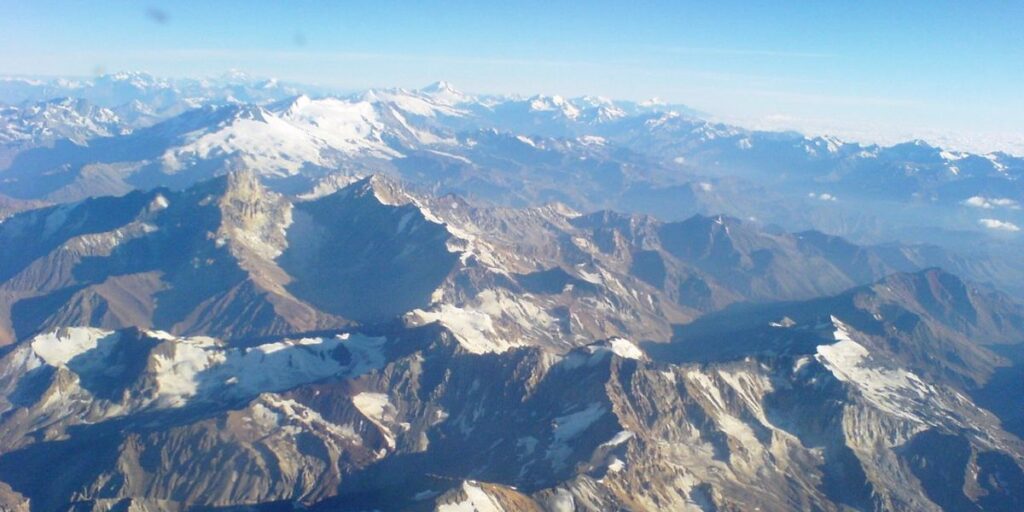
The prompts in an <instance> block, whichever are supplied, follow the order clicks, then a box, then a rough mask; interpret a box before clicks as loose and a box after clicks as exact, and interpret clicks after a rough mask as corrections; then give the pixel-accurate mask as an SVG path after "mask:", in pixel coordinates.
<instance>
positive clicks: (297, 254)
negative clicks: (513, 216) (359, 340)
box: [278, 187, 459, 323]
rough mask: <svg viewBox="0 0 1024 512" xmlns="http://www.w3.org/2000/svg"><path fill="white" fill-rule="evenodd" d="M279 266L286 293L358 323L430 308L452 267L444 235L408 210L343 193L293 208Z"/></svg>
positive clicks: (454, 258) (356, 193) (360, 194)
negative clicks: (286, 277)
mask: <svg viewBox="0 0 1024 512" xmlns="http://www.w3.org/2000/svg"><path fill="white" fill-rule="evenodd" d="M294 217H295V221H294V224H293V226H292V227H291V228H290V229H289V231H288V246H289V249H288V250H287V251H285V253H284V254H283V255H282V256H281V257H280V258H279V259H278V263H279V265H280V266H281V268H282V269H284V270H285V271H286V272H287V273H288V274H289V275H291V276H293V277H294V279H295V280H294V281H292V282H291V283H290V284H289V285H288V291H289V292H291V293H292V294H293V295H295V297H296V298H298V299H299V300H302V301H305V302H308V303H309V304H312V305H313V306H315V307H316V308H318V309H320V310H322V311H325V312H328V313H331V314H335V315H339V316H342V317H344V318H348V319H353V320H356V321H359V322H363V323H374V322H381V321H386V320H388V319H391V318H393V317H396V316H398V315H401V314H402V313H405V312H406V311H410V310H412V309H415V308H419V307H425V306H426V305H428V304H429V303H430V296H431V294H432V293H433V291H434V290H436V289H437V288H438V286H440V284H441V283H442V282H443V281H444V279H445V278H446V277H447V276H448V274H449V273H450V272H451V271H452V269H453V268H454V267H455V263H456V262H457V261H458V257H459V256H458V254H455V253H452V252H449V251H448V248H447V242H448V240H449V238H450V234H449V233H448V231H447V230H446V229H445V228H444V227H443V226H441V225H439V224H435V223H433V222H430V221H427V220H426V219H425V218H424V216H423V214H422V213H421V212H420V211H419V209H418V208H416V207H415V206H412V205H401V206H390V205H385V204H381V202H380V201H379V200H378V199H377V198H376V197H374V194H373V193H372V192H370V191H365V192H363V191H360V190H356V189H353V188H352V187H350V188H349V189H346V190H343V191H342V192H340V193H337V194H332V195H330V196H327V197H324V198H322V199H319V200H316V201H313V202H309V203H300V204H299V205H297V206H296V211H295V213H294Z"/></svg>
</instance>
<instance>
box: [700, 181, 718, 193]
mask: <svg viewBox="0 0 1024 512" xmlns="http://www.w3.org/2000/svg"><path fill="white" fill-rule="evenodd" d="M697 186H698V187H700V189H701V190H703V191H704V192H711V191H712V190H714V189H715V186H714V185H712V184H710V183H708V182H706V181H702V182H700V183H697Z"/></svg>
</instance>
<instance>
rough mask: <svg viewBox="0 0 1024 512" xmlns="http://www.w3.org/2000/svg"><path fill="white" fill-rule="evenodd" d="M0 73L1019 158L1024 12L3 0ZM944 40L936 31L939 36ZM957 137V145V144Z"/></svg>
mask: <svg viewBox="0 0 1024 512" xmlns="http://www.w3.org/2000/svg"><path fill="white" fill-rule="evenodd" d="M5 10H6V11H7V12H8V13H10V15H9V16H6V17H5V19H4V20H3V21H0V33H3V34H4V35H0V48H2V49H3V50H4V51H3V52H0V73H3V74H9V75H36V76H42V75H44V76H67V75H75V76H90V75H95V74H97V72H103V71H120V70H139V71H145V72H148V73H152V74H154V75H156V76H164V77H181V76H202V75H211V74H218V73H220V72H223V71H224V70H228V69H239V70H242V71H245V72H247V73H251V74H253V75H255V76H265V77H274V78H278V79H280V80H287V81H294V82H301V83H310V84H320V85H325V86H330V87H337V88H343V89H349V90H356V89H365V88H373V87H395V86H397V87H406V88H414V87H420V86H422V85H424V84H427V83H431V82H434V81H437V80H442V79H443V80H447V81H450V82H452V83H454V84H455V85H456V86H458V87H460V88H461V89H463V90H466V91H470V92H477V93H493V94H523V95H531V94H535V93H544V94H558V95H563V96H568V97H572V96H582V95H596V96H607V97H612V98H616V99H625V100H634V101H640V100H644V99H648V98H652V97H657V98H660V99H662V100H664V101H667V102H670V103H681V104H685V105H688V106H690V107H692V108H694V109H697V110H699V111H702V112H706V113H708V114H710V115H711V116H712V117H713V118H714V119H716V120H721V121H724V122H729V123H735V124H739V125H742V126H745V127H749V128H763V129H773V130H774V129H793V130H799V131H803V132H806V133H809V134H832V135H836V136H839V137H842V138H847V139H852V140H860V141H865V142H879V143H894V142H898V141H900V140H906V139H912V138H921V139H925V140H928V141H930V142H933V143H936V144H940V145H945V146H950V147H952V148H953V149H970V150H973V151H981V152H988V151H998V150H1001V151H1007V152H1013V153H1018V154H1020V153H1022V152H1024V130H1021V129H1020V128H1019V121H1018V120H1019V119H1021V118H1022V117H1024V100H1022V98H1021V95H1020V94H1019V93H1018V92H1017V91H1016V88H1017V84H1019V83H1020V82H1021V78H1022V77H1024V69H1022V67H1021V63H1022V62H1024V52H1022V46H1024V45H1021V44H1020V42H1021V35H1020V33H1019V32H1020V31H1019V30H1017V27H1016V23H1015V21H1014V20H1019V19H1021V15H1022V14H1024V7H1022V6H1021V5H1011V4H1006V5H1001V6H999V5H996V6H993V5H990V6H970V7H969V8H968V7H965V6H959V5H957V4H951V3H950V4H933V3H927V2H908V3H904V4H900V5H889V4H883V3H876V2H871V3H862V4H858V5H857V6H856V7H854V6H841V5H833V4H814V5H800V6H797V5H787V6H778V5H772V6H748V5H746V4H743V3H724V4H716V5H714V6H707V5H676V4H669V3H654V4H649V5H646V6H644V8H643V9H635V8H629V7H625V6H620V5H615V4H613V3H597V4H591V5H588V6H587V7H585V8H584V7H581V6H573V5H569V4H557V3H555V4H541V3H529V4H522V5H518V6H516V7H514V8H513V7H502V6H483V5H466V4H458V3H424V4H417V5H415V6H407V5H401V4H388V3H385V4H377V5H373V6H368V5H350V4H328V5H324V4H289V5H278V4H272V3H259V4H245V6H244V8H243V7H242V6H241V4H235V3H231V2H226V3H218V4H206V3H199V2H183V3H178V4H173V5H170V4H169V5H166V6H162V5H158V4H141V3H135V2H112V3H109V4H108V3H104V4H102V5H86V4H71V5H65V4H60V3H56V4H54V3H48V2H41V3H31V4H16V3H11V5H7V6H6V7H5ZM935 34H943V37H935ZM954 146H955V147H954Z"/></svg>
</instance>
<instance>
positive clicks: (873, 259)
mask: <svg viewBox="0 0 1024 512" xmlns="http://www.w3.org/2000/svg"><path fill="white" fill-rule="evenodd" d="M274 188H276V189H278V190H279V191H273V190H271V189H269V188H268V187H267V186H266V185H265V184H264V183H263V182H262V181H261V179H260V178H259V177H258V176H257V175H256V174H255V173H253V172H233V173H230V174H228V175H226V176H222V177H219V178H213V179H210V180H206V181H199V182H198V183H196V184H193V185H188V186H185V187H183V188H156V189H153V190H150V191H133V192H129V193H127V194H125V195H122V196H120V197H103V198H93V199H86V200H83V201H81V202H76V203H67V204H61V205H58V206H50V207H45V208H40V209H34V210H30V211H27V212H23V213H18V214H15V215H13V216H11V217H9V218H8V219H6V220H5V221H3V222H2V223H0V342H2V343H3V344H4V349H3V352H2V356H0V357H2V359H0V389H2V392H0V411H2V412H0V482H3V483H2V484H0V508H7V509H24V510H29V509H31V510H61V509H67V508H68V504H71V505H70V507H71V508H72V509H74V510H123V509H131V510H186V509H197V508H198V509H216V508H230V507H253V508H255V509H265V510H282V509H283V510H290V509H299V508H303V507H308V508H312V509H320V510H374V509H377V510H444V511H455V510H508V511H513V510H572V509H576V510H619V509H626V510H755V509H760V510H777V511H788V510H794V509H797V510H837V511H838V510H1020V509H1022V508H1024V472H1022V469H1021V468H1022V465H1024V443H1022V441H1021V436H1022V435H1024V417H1022V415H1021V413H1020V411H1021V410H1024V393H1016V392H1008V390H1013V389H1015V386H1016V389H1019V386H1020V382H1021V376H1022V375H1024V373H1022V368H1024V309H1022V308H1021V306H1019V305H1018V304H1017V303H1016V302H1014V301H1013V300H1012V299H1010V298H1008V297H1007V296H1005V295H1003V294H1001V293H1000V292H998V291H995V290H994V289H992V287H990V286H987V285H980V284H975V282H974V281H972V280H989V278H990V276H991V274H987V273H986V272H988V271H990V270H991V269H990V268H985V267H983V266H979V265H977V264H975V263H976V262H974V261H971V260H967V259H962V258H959V257H957V256H955V255H953V254H951V253H948V252H945V251H942V250H939V249H936V248H935V247H927V246H919V245H898V244H885V245H858V244H854V243H852V242H850V241H847V240H844V239H842V238H838V237H834V236H828V235H824V234H822V233H819V232H815V231H808V232H800V233H787V232H785V231H783V230H780V229H775V228H765V227H764V226H763V225H762V224H760V223H757V222H751V221H743V220H739V219H737V218H733V217H729V216H702V215H696V216H692V217H687V218H685V219H683V220H680V221H675V222H665V221H660V220H656V219H654V218H652V217H648V216H645V215H641V214H625V213H616V212H613V211H598V212H596V213H590V214H582V213H580V212H577V211H575V210H574V209H573V208H571V207H569V206H567V205H565V204H562V203H557V202H556V203H551V204H549V205H548V206H539V207H524V208H513V207H496V206H484V205H481V204H479V203H477V202H473V201H467V200H465V199H463V198H461V197H458V196H455V195H450V194H449V195H440V196H438V195H435V194H432V193H429V192H425V191H423V190H421V189H420V188H417V187H415V186H408V185H405V184H403V183H400V182H398V181H395V180H394V179H391V178H385V177H382V176H378V175H373V176H369V177H358V178H357V177H350V176H348V175H331V176H328V177H326V178H324V179H322V180H320V181H318V182H317V184H316V186H315V187H313V188H312V192H307V193H303V194H291V193H289V192H287V191H284V190H283V188H282V187H274ZM935 267H942V268H943V269H945V270H939V269H938V268H935ZM957 274H959V275H960V276H962V277H958V275H957ZM964 278H967V279H964Z"/></svg>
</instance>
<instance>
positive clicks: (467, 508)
mask: <svg viewBox="0 0 1024 512" xmlns="http://www.w3.org/2000/svg"><path fill="white" fill-rule="evenodd" d="M462 492H463V493H464V494H465V495H466V498H465V499H464V500H462V501H459V502H457V503H445V504H442V505H440V506H438V507H437V512H504V511H505V509H504V507H502V506H501V504H499V503H498V502H497V501H495V500H494V498H492V497H491V496H490V495H489V494H487V492H485V491H484V490H483V489H482V488H480V486H479V485H478V484H477V483H476V482H473V481H466V482H463V483H462Z"/></svg>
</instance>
